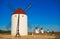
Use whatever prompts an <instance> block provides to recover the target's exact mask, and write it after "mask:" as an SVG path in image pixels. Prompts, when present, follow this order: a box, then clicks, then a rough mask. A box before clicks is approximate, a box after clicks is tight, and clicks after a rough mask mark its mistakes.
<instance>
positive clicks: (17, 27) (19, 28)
mask: <svg viewBox="0 0 60 39" xmlns="http://www.w3.org/2000/svg"><path fill="white" fill-rule="evenodd" d="M11 34H12V35H16V34H20V35H21V36H24V35H27V34H28V31H27V15H26V14H25V12H24V11H23V10H22V9H21V8H18V9H17V10H16V11H15V12H14V14H13V15H12V28H11Z"/></svg>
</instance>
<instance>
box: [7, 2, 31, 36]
mask: <svg viewBox="0 0 60 39" xmlns="http://www.w3.org/2000/svg"><path fill="white" fill-rule="evenodd" d="M8 7H9V8H10V9H11V10H13V11H15V10H16V9H15V8H14V7H13V6H12V5H11V4H10V3H9V4H8ZM29 8H31V3H30V4H29V5H28V6H27V7H26V8H25V9H24V12H26V11H27V10H29ZM19 19H20V15H19V14H18V20H17V33H16V36H20V33H19Z"/></svg>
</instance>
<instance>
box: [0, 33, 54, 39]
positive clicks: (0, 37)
mask: <svg viewBox="0 0 60 39" xmlns="http://www.w3.org/2000/svg"><path fill="white" fill-rule="evenodd" d="M50 38H53V39H54V38H55V35H48V34H39V35H28V36H21V37H15V36H11V35H7V34H0V39H50Z"/></svg>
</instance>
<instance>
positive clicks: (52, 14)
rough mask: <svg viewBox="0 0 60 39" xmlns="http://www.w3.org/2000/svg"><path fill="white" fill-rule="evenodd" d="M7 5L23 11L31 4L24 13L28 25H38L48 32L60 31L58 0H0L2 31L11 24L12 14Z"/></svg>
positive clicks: (59, 4)
mask: <svg viewBox="0 0 60 39" xmlns="http://www.w3.org/2000/svg"><path fill="white" fill-rule="evenodd" d="M8 3H10V4H11V5H12V6H13V7H14V9H17V8H22V9H23V10H24V9H25V8H26V7H27V6H28V4H29V3H31V5H32V7H31V8H30V9H29V10H28V11H26V14H27V16H28V24H29V25H38V26H39V27H43V28H44V29H45V30H47V29H49V30H50V31H52V30H54V31H60V0H0V29H3V30H5V29H6V27H7V25H8V24H10V23H11V16H12V14H13V12H14V11H13V10H11V9H10V8H9V7H8Z"/></svg>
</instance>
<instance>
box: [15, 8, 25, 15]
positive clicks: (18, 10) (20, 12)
mask: <svg viewBox="0 0 60 39" xmlns="http://www.w3.org/2000/svg"><path fill="white" fill-rule="evenodd" d="M14 14H25V12H24V11H23V10H22V9H21V8H18V9H17V10H16V11H15V12H14Z"/></svg>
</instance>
